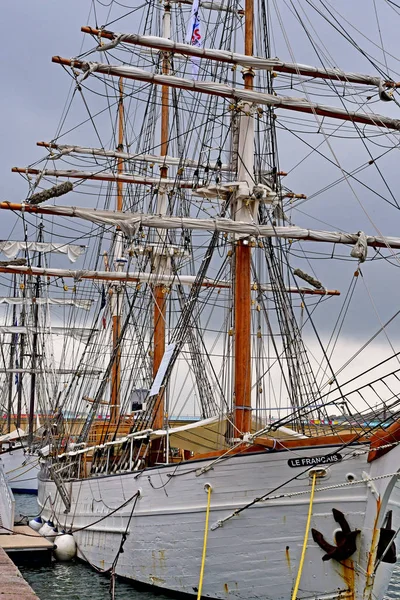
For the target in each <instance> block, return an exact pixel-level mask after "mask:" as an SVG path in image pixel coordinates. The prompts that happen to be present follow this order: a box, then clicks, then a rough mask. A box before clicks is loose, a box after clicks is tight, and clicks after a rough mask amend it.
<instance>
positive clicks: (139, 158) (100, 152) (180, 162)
mask: <svg viewBox="0 0 400 600" xmlns="http://www.w3.org/2000/svg"><path fill="white" fill-rule="evenodd" d="M36 145H37V146H40V147H41V148H49V149H52V150H59V151H60V153H61V154H60V156H62V155H64V154H66V155H68V154H72V153H76V154H87V155H89V156H100V157H104V158H122V159H124V160H129V161H131V162H132V161H133V162H135V161H136V162H138V163H142V162H148V163H154V164H159V165H167V166H175V167H188V168H191V169H199V168H201V169H204V168H205V167H207V168H208V169H209V170H211V171H228V172H231V171H232V169H231V167H230V166H229V165H227V164H223V165H217V164H216V163H199V162H198V161H197V160H192V159H189V158H181V157H175V156H168V155H166V156H160V155H156V154H144V153H140V152H138V153H136V154H132V153H131V152H121V151H118V150H106V149H104V148H85V147H82V146H76V145H74V144H55V143H53V142H37V143H36ZM52 157H53V158H55V157H54V156H52ZM278 175H281V176H285V175H287V173H283V172H282V171H281V172H280V173H278Z"/></svg>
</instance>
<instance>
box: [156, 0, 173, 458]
mask: <svg viewBox="0 0 400 600" xmlns="http://www.w3.org/2000/svg"><path fill="white" fill-rule="evenodd" d="M163 34H164V36H165V37H167V38H169V37H170V35H171V6H170V4H169V2H168V0H167V1H166V2H165V3H164V14H163ZM162 72H163V74H164V75H168V73H169V53H167V52H165V53H164V56H163V61H162ZM168 140H169V87H168V86H167V85H163V86H162V87H161V139H160V142H161V147H160V154H161V156H167V154H168ZM167 176H168V167H167V165H166V164H163V165H162V166H161V168H160V177H161V179H167ZM166 211H167V194H166V189H165V188H162V189H160V190H159V192H158V197H157V213H159V214H165V213H166ZM156 235H158V236H159V238H160V240H159V241H160V242H161V244H163V243H165V233H164V232H163V233H162V234H159V233H158V232H157V233H156ZM154 260H155V264H154V266H155V270H156V271H160V272H165V270H166V269H167V260H168V259H166V258H165V257H163V256H162V255H161V254H159V255H158V256H155V257H154ZM153 293H154V301H153V302H154V305H153V379H154V378H155V377H156V375H157V372H158V369H159V368H160V365H161V361H162V359H163V356H164V352H165V334H166V327H165V322H166V315H167V302H166V298H167V289H166V288H165V286H164V285H162V284H159V285H156V286H154V292H153ZM164 404H165V398H164V391H161V392H160V394H159V395H158V396H157V398H156V399H155V404H154V413H153V419H154V420H153V425H152V426H153V429H162V428H163V427H164V412H165V407H164ZM152 450H153V458H154V462H155V461H157V460H158V461H160V460H161V457H160V456H156V455H157V454H158V453H159V451H160V442H159V441H157V442H156V443H155V444H153V447H152ZM167 458H168V457H167Z"/></svg>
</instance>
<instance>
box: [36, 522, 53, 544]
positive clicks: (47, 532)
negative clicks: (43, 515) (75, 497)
mask: <svg viewBox="0 0 400 600" xmlns="http://www.w3.org/2000/svg"><path fill="white" fill-rule="evenodd" d="M39 533H40V535H42V536H43V537H45V538H47V539H48V540H50V541H51V542H54V540H55V538H56V535H57V528H56V527H54V523H53V522H52V521H46V523H45V524H44V525H43V526H42V527H41V528H40V529H39Z"/></svg>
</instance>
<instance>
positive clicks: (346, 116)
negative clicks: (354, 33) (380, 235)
mask: <svg viewBox="0 0 400 600" xmlns="http://www.w3.org/2000/svg"><path fill="white" fill-rule="evenodd" d="M52 61H53V62H54V63H57V64H60V65H66V66H70V67H73V68H74V69H81V70H82V71H83V72H85V73H87V72H89V69H90V66H93V64H92V63H90V64H89V63H87V62H83V61H80V60H71V59H69V58H62V57H60V56H53V58H52ZM94 66H95V71H93V72H96V73H101V74H103V75H110V76H113V77H121V76H122V77H125V78H126V79H133V80H135V81H147V82H149V83H153V84H155V85H168V86H169V87H174V88H178V89H185V90H187V91H189V92H196V93H201V94H208V95H211V96H220V97H221V98H230V99H234V100H236V101H240V100H242V101H247V102H254V103H257V104H261V105H266V106H274V107H275V108H282V109H284V110H292V111H295V112H301V113H307V114H313V115H319V116H321V117H329V118H331V119H340V120H342V121H351V122H353V123H363V124H364V125H373V126H375V127H386V128H388V129H395V130H400V120H399V119H392V118H390V117H385V116H383V115H377V114H373V113H365V114H362V113H356V112H354V111H349V110H347V109H346V108H342V109H341V108H336V107H333V106H325V105H321V104H316V103H314V102H309V101H308V100H306V99H304V98H294V97H291V96H274V95H273V94H266V93H264V92H256V91H254V90H250V89H241V88H233V87H230V86H229V85H225V84H222V83H215V82H208V81H207V82H205V81H198V80H191V79H184V78H182V77H175V76H170V75H158V74H155V73H149V72H147V71H145V70H143V69H137V68H135V67H129V66H127V65H122V66H115V65H108V64H101V63H95V65H94Z"/></svg>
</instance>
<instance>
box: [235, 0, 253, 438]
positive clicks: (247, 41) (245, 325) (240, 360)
mask: <svg viewBox="0 0 400 600" xmlns="http://www.w3.org/2000/svg"><path fill="white" fill-rule="evenodd" d="M253 21H254V0H246V2H245V28H244V32H245V37H244V49H245V54H247V55H248V56H252V54H253ZM253 77H254V71H253V70H251V69H247V70H246V71H245V72H244V75H243V79H244V86H245V89H246V90H252V89H253ZM241 136H242V137H245V138H246V140H245V142H243V140H241V139H240V138H241ZM247 138H248V140H247ZM246 142H247V144H248V145H251V148H250V152H251V156H253V154H254V124H253V115H252V112H251V109H250V110H249V111H248V112H243V114H241V115H240V128H239V148H240V147H241V145H242V147H243V148H244V147H245V145H246ZM247 156H248V153H247V152H246V151H244V153H243V156H239V161H240V164H239V172H240V170H244V172H245V176H246V177H249V178H250V179H251V178H252V177H253V163H252V162H251V164H245V163H247ZM246 172H247V173H246ZM239 178H240V176H239ZM242 209H243V201H242V200H237V201H236V206H235V215H240V213H241V211H242ZM246 216H247V213H246ZM238 218H239V217H238ZM234 323H235V338H234V348H235V358H234V395H233V403H234V406H233V409H234V418H233V420H234V426H235V431H234V437H237V436H238V435H240V434H241V433H247V432H250V431H251V247H250V245H249V242H248V240H240V241H238V242H237V245H236V248H235V278H234Z"/></svg>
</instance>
